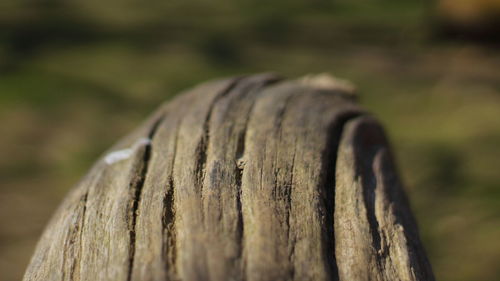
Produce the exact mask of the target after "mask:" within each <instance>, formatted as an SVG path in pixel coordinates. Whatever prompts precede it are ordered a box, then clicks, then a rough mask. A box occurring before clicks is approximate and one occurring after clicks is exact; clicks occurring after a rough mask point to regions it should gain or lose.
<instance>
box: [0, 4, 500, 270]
mask: <svg viewBox="0 0 500 281" xmlns="http://www.w3.org/2000/svg"><path fill="white" fill-rule="evenodd" d="M36 3H38V4H35V2H23V1H14V0H5V1H3V2H2V4H0V7H1V8H0V121H1V124H2V126H0V136H1V138H0V155H1V156H2V157H0V179H1V180H0V184H1V186H0V194H1V196H0V225H1V227H0V272H2V274H0V280H16V279H19V278H20V277H21V275H22V272H23V270H24V268H25V266H26V265H27V263H28V260H29V256H30V254H31V253H32V251H33V247H34V245H35V242H36V240H37V239H38V236H39V235H40V233H41V231H42V228H43V226H44V225H45V223H46V222H47V220H48V218H49V217H50V214H51V213H52V212H53V210H54V209H55V207H56V206H57V204H58V203H59V201H60V200H61V198H62V197H63V196H64V194H65V192H66V191H67V190H68V188H69V187H70V186H71V185H73V184H74V183H75V182H76V181H77V180H78V179H79V178H80V177H81V176H82V175H83V174H84V173H85V172H86V170H87V169H88V168H89V166H90V165H91V164H92V162H93V161H94V160H95V159H96V158H97V156H98V155H99V154H100V153H102V152H103V151H104V150H105V149H106V148H107V147H109V146H110V145H111V144H112V143H113V142H114V141H116V140H117V139H118V138H119V137H120V136H122V135H124V134H125V133H126V132H128V131H129V130H131V129H132V128H133V127H134V126H136V125H138V123H139V122H140V120H142V119H144V117H145V116H146V115H147V114H148V113H149V112H151V111H152V110H153V109H154V108H155V107H157V106H158V104H159V103H161V102H162V101H164V100H168V99H170V98H171V97H172V95H173V94H175V93H177V92H179V91H180V90H183V89H185V88H187V87H189V86H192V85H194V84H197V83H199V82H201V81H204V80H207V79H212V78H216V77H220V76H227V75H234V74H241V73H253V72H262V71H275V72H278V73H282V74H284V75H286V76H289V77H296V76H301V75H304V74H307V73H314V72H330V73H332V74H335V75H337V76H339V77H342V78H347V79H350V80H351V81H353V82H354V83H355V84H357V86H358V88H359V92H360V100H361V103H362V104H363V105H365V107H367V108H368V109H369V110H371V111H372V112H373V113H374V114H375V115H376V116H378V118H379V119H381V120H382V122H383V123H384V124H385V125H386V128H387V131H388V134H389V135H390V137H391V139H392V142H393V146H394V148H395V153H396V156H397V158H398V162H399V164H400V166H401V172H402V174H403V178H404V179H405V182H406V183H407V191H408V193H409V195H410V199H411V201H412V204H413V207H414V208H413V209H414V211H415V213H416V216H417V218H418V220H419V222H420V228H421V232H422V237H423V239H424V242H425V245H426V247H427V250H428V252H429V255H430V258H431V262H432V264H433V266H434V270H435V272H436V275H437V277H438V279H439V280H495V279H496V277H497V276H499V275H500V271H499V269H498V266H496V265H497V264H498V262H500V242H499V241H498V239H497V237H500V229H499V223H500V218H499V216H498V214H499V211H500V187H499V183H500V173H498V164H499V161H498V159H500V149H498V144H499V142H500V118H499V116H500V79H499V78H500V68H498V65H500V53H499V52H498V51H496V50H495V49H491V48H485V47H480V46H475V45H473V44H465V43H460V44H459V43H456V42H455V43H453V42H452V43H443V42H439V43H437V42H434V41H432V40H430V39H429V36H428V34H429V29H428V28H429V27H430V22H431V20H430V16H429V13H428V9H429V8H428V7H425V6H423V3H422V2H420V1H413V0H404V1H397V2H394V1H386V0H378V1H361V0H360V1H333V2H329V1H298V0H292V1H284V0H283V1H273V2H262V1H239V2H237V1H234V2H232V3H226V2H217V3H215V2H214V3H212V2H206V1H182V2H181V1H150V2H148V5H145V4H144V3H142V4H138V3H137V2H134V1H117V0H116V1H105V2H102V1H96V0H86V1H80V0H75V1H72V2H64V1H55V0H52V1H50V0H45V1H39V2H36Z"/></svg>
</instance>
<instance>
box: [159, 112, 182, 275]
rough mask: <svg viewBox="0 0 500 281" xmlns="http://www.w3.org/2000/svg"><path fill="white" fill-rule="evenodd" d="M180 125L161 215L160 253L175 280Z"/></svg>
mask: <svg viewBox="0 0 500 281" xmlns="http://www.w3.org/2000/svg"><path fill="white" fill-rule="evenodd" d="M180 123H181V122H178V123H177V126H176V130H175V136H174V148H173V155H172V162H171V168H170V171H169V178H168V186H167V191H166V192H165V196H164V198H163V215H162V226H163V227H162V240H163V243H162V247H163V249H162V253H163V260H164V261H165V266H166V271H167V273H168V274H169V275H171V276H173V277H174V278H176V279H177V265H176V260H177V239H176V236H177V233H176V229H175V220H176V219H175V216H176V211H175V205H174V204H175V180H174V166H175V160H176V158H177V145H178V141H179V127H180Z"/></svg>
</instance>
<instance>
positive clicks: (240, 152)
mask: <svg viewBox="0 0 500 281" xmlns="http://www.w3.org/2000/svg"><path fill="white" fill-rule="evenodd" d="M280 80H281V78H279V77H273V78H270V79H269V78H268V79H266V80H264V81H262V82H259V84H257V85H254V84H251V85H249V86H248V87H247V88H245V89H244V90H243V91H246V93H245V94H244V97H245V98H246V97H247V96H248V95H251V94H256V95H257V96H256V97H251V98H250V103H251V104H250V106H249V108H248V111H247V112H246V113H244V114H245V116H246V118H245V121H244V125H243V129H242V130H241V132H240V134H238V139H237V145H236V152H235V157H234V159H235V172H234V173H235V178H236V189H237V192H236V210H237V213H238V221H237V243H238V245H239V248H238V255H237V259H236V264H238V263H239V267H240V270H241V272H243V274H242V275H241V280H242V281H245V280H247V276H246V274H245V272H246V265H245V257H244V255H245V219H244V216H243V210H242V196H243V190H242V177H243V172H244V169H245V161H246V160H245V159H244V158H243V157H244V155H245V143H246V137H247V129H248V123H249V121H250V116H251V115H252V113H253V110H254V107H255V103H256V102H257V98H258V95H259V94H260V93H261V92H262V91H263V90H264V89H265V88H266V87H269V86H271V85H273V84H275V83H277V82H279V81H280Z"/></svg>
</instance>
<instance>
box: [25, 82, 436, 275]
mask: <svg viewBox="0 0 500 281" xmlns="http://www.w3.org/2000/svg"><path fill="white" fill-rule="evenodd" d="M433 279H434V278H433V274H432V271H431V268H430V265H429V263H428V261H427V258H426V256H425V252H424V250H423V248H422V246H421V242H420V239H419V237H418V232H417V228H416V224H415V222H414V220H413V218H412V215H411V212H410V210H409V207H408V203H407V201H406V199H405V196H404V194H403V190H402V188H401V184H400V181H399V179H398V176H397V172H396V170H395V167H394V166H393V163H392V160H391V155H390V152H389V148H388V145H387V141H386V139H385V137H384V133H383V130H382V128H381V127H380V125H379V124H378V122H377V121H375V120H374V119H373V118H372V117H370V116H369V115H368V114H367V113H366V112H365V111H363V110H362V109H360V108H359V107H358V105H357V104H356V102H355V98H354V96H353V95H352V94H351V93H350V89H349V87H348V86H346V85H344V84H343V83H340V82H336V81H334V80H332V79H329V78H326V77H319V78H312V79H303V80H300V81H298V80H297V81H290V80H288V81H287V80H281V79H279V78H277V77H276V76H274V75H269V74H263V75H256V76H249V77H242V78H231V79H226V80H221V81H215V82H208V83H205V84H202V85H200V86H198V87H196V88H194V89H192V90H190V91H188V92H186V93H184V94H181V95H179V96H178V97H177V98H175V99H174V100H172V101H171V102H169V103H167V104H165V105H164V106H162V107H161V108H160V109H159V110H158V111H157V112H156V113H154V114H153V116H152V117H151V118H149V119H148V121H146V122H145V124H143V125H142V126H141V127H139V128H138V129H137V130H136V131H134V132H133V133H132V134H131V135H130V136H128V137H126V138H125V139H124V140H122V141H121V142H119V143H118V144H117V145H116V146H115V147H113V148H112V149H111V150H110V151H109V152H108V153H106V154H105V155H104V156H103V158H102V159H101V160H99V161H98V162H97V163H96V164H95V165H94V167H93V168H92V169H91V171H90V172H89V174H88V175H87V176H86V177H85V178H84V179H83V180H82V181H81V182H80V183H79V184H78V185H77V186H76V187H75V188H73V189H72V190H71V192H70V193H69V194H68V195H67V197H66V199H65V200H64V202H63V203H62V205H61V206H60V207H59V209H58V210H57V212H56V213H55V215H54V217H53V218H52V220H51V221H50V223H49V224H48V226H47V228H46V230H45V232H44V234H43V236H42V238H41V240H40V242H39V243H38V246H37V249H36V251H35V253H34V255H33V258H32V260H31V264H30V265H29V267H28V269H27V271H26V274H25V277H24V280H26V281H31V280H33V281H34V280H92V281H95V280H123V281H129V280H141V281H144V280H433Z"/></svg>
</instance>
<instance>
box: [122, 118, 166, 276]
mask: <svg viewBox="0 0 500 281" xmlns="http://www.w3.org/2000/svg"><path fill="white" fill-rule="evenodd" d="M163 118H164V117H163V116H160V118H158V120H156V122H155V123H154V124H153V125H152V126H151V129H150V131H149V133H148V139H149V143H148V144H146V145H145V147H144V152H143V155H142V157H141V162H140V164H139V165H138V166H137V167H136V169H135V171H134V172H133V173H132V180H131V182H130V187H131V189H132V191H133V194H132V204H131V205H132V206H131V209H130V217H131V219H130V221H129V223H130V225H129V236H130V247H129V266H128V272H127V281H130V280H131V279H132V271H133V269H134V259H135V238H136V237H135V236H136V233H135V226H136V223H137V216H138V211H139V203H140V201H141V193H142V188H143V186H144V182H145V181H146V176H147V173H148V168H149V160H150V159H151V154H152V140H153V138H154V135H155V133H156V131H157V129H158V126H159V125H160V123H161V122H162V121H163Z"/></svg>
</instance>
